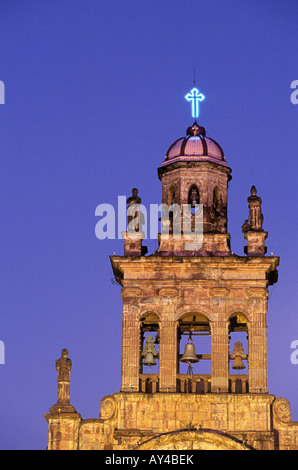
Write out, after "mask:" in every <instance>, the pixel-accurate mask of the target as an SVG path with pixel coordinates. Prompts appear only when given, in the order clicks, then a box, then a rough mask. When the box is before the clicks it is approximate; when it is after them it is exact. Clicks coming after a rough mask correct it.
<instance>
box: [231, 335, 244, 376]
mask: <svg viewBox="0 0 298 470" xmlns="http://www.w3.org/2000/svg"><path fill="white" fill-rule="evenodd" d="M230 358H231V359H234V364H233V365H232V369H235V370H241V369H245V365H244V364H243V361H242V359H246V358H247V355H246V354H245V352H244V350H243V346H242V343H241V342H240V341H237V342H236V343H235V345H234V349H233V352H232V354H231V356H230Z"/></svg>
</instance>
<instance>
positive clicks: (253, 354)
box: [248, 291, 268, 393]
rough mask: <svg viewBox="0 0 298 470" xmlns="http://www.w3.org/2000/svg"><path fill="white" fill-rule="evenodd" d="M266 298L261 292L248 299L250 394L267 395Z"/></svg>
mask: <svg viewBox="0 0 298 470" xmlns="http://www.w3.org/2000/svg"><path fill="white" fill-rule="evenodd" d="M260 294H262V293H261V292H260ZM266 296H267V294H266V292H265V291H263V295H258V293H256V296H253V297H250V299H249V304H250V312H251V321H250V322H249V334H248V373H249V381H248V383H249V392H250V393H268V388H267V320H266V317H267V302H266Z"/></svg>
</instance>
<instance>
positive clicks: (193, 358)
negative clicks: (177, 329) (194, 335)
mask: <svg viewBox="0 0 298 470" xmlns="http://www.w3.org/2000/svg"><path fill="white" fill-rule="evenodd" d="M180 361H181V362H188V363H189V364H190V363H194V362H199V359H198V356H197V355H196V351H195V346H194V344H193V342H192V339H191V335H189V338H188V340H187V343H186V345H185V349H184V354H183V356H182V357H181V359H180Z"/></svg>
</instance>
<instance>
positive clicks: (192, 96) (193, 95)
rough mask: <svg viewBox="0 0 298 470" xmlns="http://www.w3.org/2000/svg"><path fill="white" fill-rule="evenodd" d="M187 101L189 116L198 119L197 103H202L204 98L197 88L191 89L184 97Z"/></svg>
mask: <svg viewBox="0 0 298 470" xmlns="http://www.w3.org/2000/svg"><path fill="white" fill-rule="evenodd" d="M185 99H186V100H187V101H191V114H192V117H193V118H197V117H199V101H203V100H204V99H205V96H204V95H203V94H202V93H200V92H199V90H198V89H197V88H193V89H192V90H190V92H189V93H188V94H187V95H185Z"/></svg>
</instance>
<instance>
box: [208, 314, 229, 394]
mask: <svg viewBox="0 0 298 470" xmlns="http://www.w3.org/2000/svg"><path fill="white" fill-rule="evenodd" d="M228 389H229V338H228V322H227V321H225V320H215V321H214V322H211V391H212V392H220V393H227V392H228Z"/></svg>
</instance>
